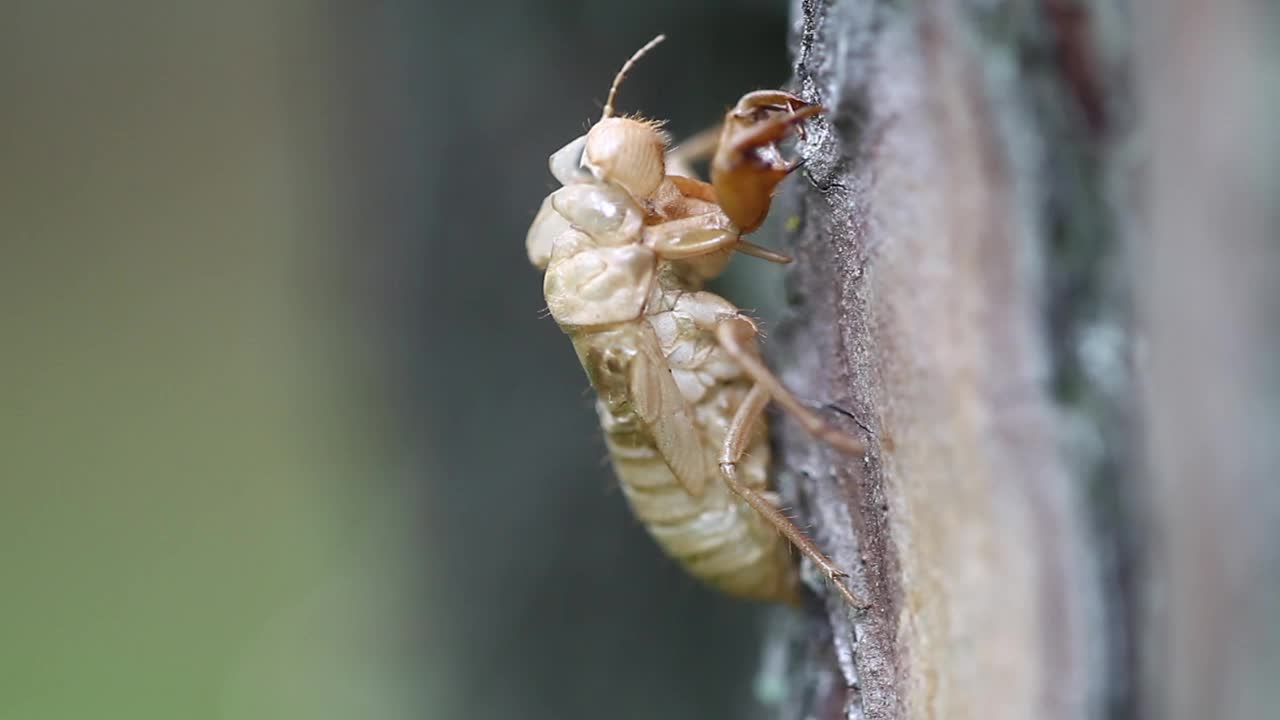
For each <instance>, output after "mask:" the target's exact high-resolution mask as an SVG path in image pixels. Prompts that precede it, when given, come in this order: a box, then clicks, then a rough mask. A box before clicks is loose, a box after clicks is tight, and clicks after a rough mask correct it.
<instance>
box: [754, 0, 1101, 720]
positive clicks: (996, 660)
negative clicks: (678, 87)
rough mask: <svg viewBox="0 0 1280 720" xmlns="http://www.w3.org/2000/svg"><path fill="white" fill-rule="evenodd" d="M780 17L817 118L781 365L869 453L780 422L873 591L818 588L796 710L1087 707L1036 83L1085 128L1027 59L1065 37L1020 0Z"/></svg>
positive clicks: (1068, 93)
mask: <svg viewBox="0 0 1280 720" xmlns="http://www.w3.org/2000/svg"><path fill="white" fill-rule="evenodd" d="M794 15H795V18H796V27H795V37H794V47H793V49H794V52H795V57H796V84H797V87H798V88H799V90H800V91H801V93H802V94H803V95H804V96H805V97H806V98H807V99H811V100H817V101H819V102H821V103H822V104H823V105H824V106H826V107H827V109H828V113H827V115H826V116H825V117H824V118H822V119H819V120H818V121H817V122H815V123H814V124H813V130H812V132H810V133H809V134H808V136H807V137H806V139H805V141H804V142H803V144H802V153H803V155H804V157H805V159H806V172H805V179H804V181H803V182H801V183H797V185H798V186H799V188H800V189H799V190H798V194H799V197H798V199H797V202H798V209H797V210H796V217H795V218H794V219H793V220H792V221H791V222H790V223H789V226H790V227H793V228H795V232H794V233H793V235H792V237H791V241H792V244H793V248H794V252H795V254H796V255H797V260H798V262H797V263H796V265H795V270H794V271H793V272H792V274H791V275H790V277H789V291H790V294H791V298H790V301H791V303H792V305H793V307H794V309H795V311H796V312H795V313H794V319H793V321H792V322H791V323H790V324H789V326H788V327H787V328H786V330H785V331H784V337H782V338H780V339H779V342H778V343H776V345H777V346H781V347H783V348H786V349H784V350H782V354H783V356H781V357H778V358H776V360H777V362H778V363H779V365H780V366H781V367H782V368H783V373H784V378H785V379H786V380H787V381H788V382H790V383H791V384H793V385H794V386H796V387H798V388H801V391H802V393H804V394H806V395H808V396H809V397H811V398H815V399H816V398H821V399H823V400H824V401H828V402H830V403H831V404H832V405H834V406H836V408H837V409H838V410H840V411H843V412H845V413H847V414H848V415H849V416H850V417H851V418H852V422H851V423H850V427H851V428H854V425H853V423H854V422H856V424H857V425H860V426H861V427H862V428H863V432H865V434H866V436H867V437H868V438H870V440H871V447H872V450H871V452H870V454H869V457H868V459H867V460H866V462H865V463H861V464H854V463H849V462H845V461H843V460H841V459H840V458H838V457H837V456H834V455H832V454H831V453H830V452H827V451H825V450H823V449H820V448H815V447H814V446H813V445H812V443H810V442H809V441H808V440H807V439H805V438H804V437H802V436H801V435H800V434H799V433H798V432H796V431H794V429H791V428H788V429H787V430H785V431H784V432H783V434H782V437H781V440H780V442H781V446H782V458H783V464H784V466H785V467H786V468H787V470H788V471H789V473H790V475H791V476H792V477H794V478H795V479H796V481H797V482H796V485H797V486H798V487H799V489H800V495H801V496H802V498H801V500H800V502H801V505H802V506H803V507H806V508H808V509H809V510H810V512H809V517H810V519H811V522H812V524H813V526H814V532H815V534H816V535H817V536H818V538H819V539H820V541H821V542H822V543H823V544H824V545H825V546H826V547H827V548H829V549H830V550H831V551H832V553H833V555H834V557H835V559H836V560H837V561H838V562H839V563H840V564H841V565H843V566H844V567H847V568H850V569H851V570H852V572H853V575H854V578H853V580H854V582H855V585H856V587H857V588H858V589H859V590H860V591H861V592H863V593H864V594H865V595H866V596H867V597H869V598H870V599H871V600H872V602H873V606H872V607H871V608H870V609H869V610H867V611H865V612H863V613H858V614H857V615H856V617H853V618H851V616H850V615H849V613H848V612H847V611H846V610H845V608H842V607H840V606H839V605H838V604H837V603H835V602H832V601H831V600H830V599H828V606H829V610H830V623H831V628H832V635H833V640H834V647H835V649H836V653H835V661H836V662H835V664H834V665H833V666H828V668H827V669H826V670H824V669H823V666H822V662H823V661H822V659H821V658H822V654H821V652H819V651H817V650H812V651H811V653H810V654H811V656H812V657H814V658H817V659H815V660H814V662H815V663H816V669H813V668H811V669H810V671H809V676H808V678H807V679H806V681H805V685H806V689H807V691H808V693H809V695H808V697H807V700H806V701H804V702H802V703H798V704H797V705H796V712H795V714H794V716H795V717H823V718H826V717H841V716H847V717H866V718H896V717H938V718H947V719H948V720H956V719H960V718H978V717H982V718H1076V717H1084V716H1088V715H1090V714H1093V713H1094V712H1095V710H1096V709H1097V707H1098V706H1099V704H1100V698H1101V693H1102V685H1101V682H1100V679H1099V677H1098V674H1099V673H1100V672H1101V671H1102V665H1103V664H1102V662H1101V658H1102V657H1103V654H1102V653H1103V649H1102V647H1101V646H1100V645H1099V642H1100V637H1099V628H1100V627H1101V626H1102V624H1103V622H1102V616H1101V612H1100V603H1099V598H1100V591H1099V583H1098V577H1099V574H1098V572H1097V569H1096V568H1095V566H1094V563H1095V557H1096V555H1095V553H1094V552H1093V551H1092V548H1091V547H1090V544H1089V537H1090V536H1089V533H1088V532H1087V531H1086V522H1085V520H1084V515H1083V513H1082V511H1081V502H1080V500H1081V497H1080V496H1081V495H1082V494H1083V490H1084V486H1083V483H1080V482H1076V481H1074V480H1073V479H1072V477H1071V476H1070V473H1069V471H1068V465H1067V464H1066V462H1065V461H1064V459H1063V457H1062V454H1061V452H1060V451H1059V447H1058V445H1059V440H1058V438H1059V437H1060V433H1059V416H1058V414H1057V411H1056V410H1055V408H1054V405H1053V402H1052V399H1051V389H1050V387H1051V384H1050V376H1051V366H1050V363H1049V353H1048V347H1049V333H1048V331H1047V329H1046V322H1047V317H1048V314H1047V313H1046V312H1045V308H1046V304H1047V303H1048V300H1049V298H1047V297H1046V295H1047V294H1048V291H1046V290H1045V287H1046V284H1045V282H1044V280H1043V272H1042V270H1043V268H1042V265H1043V255H1044V253H1045V251H1046V248H1047V247H1048V236H1049V234H1050V232H1051V228H1052V223H1050V222H1049V211H1050V210H1049V207H1048V205H1047V202H1046V200H1045V198H1047V197H1048V196H1049V192H1050V190H1051V188H1050V187H1048V183H1047V182H1046V174H1045V172H1044V169H1045V164H1046V162H1047V161H1048V159H1049V158H1050V157H1051V154H1050V153H1051V150H1052V149H1051V148H1047V147H1046V146H1045V138H1044V135H1043V134H1042V131H1041V130H1040V129H1039V127H1038V124H1037V113H1040V112H1042V111H1043V110H1044V108H1043V107H1040V106H1038V105H1037V102H1039V101H1038V100H1037V97H1038V95H1037V93H1038V92H1039V90H1040V89H1041V88H1042V87H1043V84H1044V83H1045V82H1049V83H1052V84H1058V83H1061V88H1060V89H1061V90H1062V91H1061V92H1053V93H1049V94H1047V95H1046V97H1050V98H1054V99H1055V100H1054V102H1061V103H1064V107H1063V108H1061V110H1062V111H1064V112H1066V111H1070V112H1071V113H1073V115H1072V116H1073V117H1079V118H1080V119H1081V122H1082V123H1087V122H1088V118H1089V114H1088V110H1087V108H1086V109H1082V106H1083V105H1087V103H1085V102H1084V100H1083V98H1084V96H1085V94H1087V93H1083V92H1081V91H1072V90H1071V88H1069V87H1067V85H1068V75H1067V74H1066V73H1061V74H1058V73H1054V74H1051V75H1050V76H1048V77H1047V78H1046V77H1044V76H1042V75H1039V74H1036V73H1035V72H1034V70H1033V69H1027V68H1024V67H1023V66H1022V64H1023V62H1024V60H1025V59H1026V57H1028V55H1031V56H1032V57H1034V56H1035V53H1043V54H1046V55H1048V54H1051V53H1052V51H1053V49H1054V47H1055V46H1054V45H1053V44H1052V43H1050V42H1049V41H1048V39H1047V38H1049V37H1050V33H1049V31H1048V30H1047V29H1046V28H1045V27H1044V26H1043V25H1042V23H1043V22H1044V18H1043V17H1041V16H1040V15H1039V14H1037V13H1035V12H1030V11H1028V10H1027V8H1026V7H1024V6H1023V5H1021V4H1015V3H1007V4H1003V3H976V2H974V3H958V4H950V3H931V4H924V3H921V4H902V3H891V2H869V1H866V0H836V1H835V2H833V3H822V2H810V1H809V0H804V1H803V2H800V3H799V5H798V6H796V7H795V13H794ZM1085 77H1087V76H1085ZM1056 89H1059V88H1057V87H1055V90H1056ZM1068 101H1069V102H1070V103H1073V104H1072V105H1071V106H1070V107H1065V104H1066V103H1067V102H1068ZM854 429H856V428H854ZM815 642H819V643H821V642H827V640H824V639H819V640H817V641H815Z"/></svg>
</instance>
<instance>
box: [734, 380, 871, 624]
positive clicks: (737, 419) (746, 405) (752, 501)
mask: <svg viewBox="0 0 1280 720" xmlns="http://www.w3.org/2000/svg"><path fill="white" fill-rule="evenodd" d="M769 397H770V393H769V391H768V389H767V388H765V387H764V386H763V385H755V386H753V387H752V388H751V390H750V391H749V392H748V393H747V396H746V398H745V399H743V401H742V404H741V405H739V406H738V410H737V412H735V413H734V415H733V420H732V421H731V422H730V424H729V432H728V433H726V435H725V439H724V446H723V447H722V448H721V450H720V475H721V477H722V478H723V479H724V482H725V485H727V486H728V488H729V490H731V491H732V492H733V493H734V494H735V495H737V496H738V497H740V498H742V500H743V502H745V503H747V504H748V505H750V506H751V508H752V509H754V510H755V511H756V512H758V513H760V515H761V516H762V517H763V518H764V519H765V520H767V521H769V524H771V525H773V526H774V527H775V528H777V530H778V532H780V533H782V535H783V536H784V537H786V538H787V540H790V541H791V544H792V545H794V546H795V547H796V549H797V550H799V551H800V552H802V553H804V554H805V556H806V557H808V558H809V559H810V560H812V561H813V563H814V564H815V565H817V566H818V567H819V568H820V569H821V570H822V573H823V575H826V577H827V579H828V580H829V581H831V584H832V585H833V586H834V587H835V589H836V590H837V591H839V592H840V594H841V595H842V596H844V599H845V601H846V602H848V603H849V604H850V605H852V606H854V607H856V608H864V607H867V605H868V603H867V602H866V601H865V600H863V599H862V598H860V597H858V596H857V595H855V594H854V593H853V591H852V590H850V589H849V587H848V586H847V585H846V584H845V582H844V580H845V579H846V578H848V577H849V575H848V574H847V573H845V572H842V571H841V570H840V569H839V568H838V567H836V565H835V563H833V562H831V559H830V558H828V557H827V556H826V555H825V554H823V552H822V550H820V549H819V548H818V546H817V544H816V543H814V542H813V540H811V539H810V538H809V536H808V535H805V533H804V531H803V530H801V529H800V528H799V527H798V526H797V525H796V524H795V523H794V522H792V521H791V518H789V517H787V516H786V514H785V513H783V512H782V510H781V509H779V508H778V506H777V505H776V504H775V503H773V502H771V501H770V499H769V498H768V497H766V494H765V493H761V492H757V491H756V490H754V489H752V488H749V487H747V486H746V485H743V484H742V483H740V482H739V481H738V477H737V464H738V462H739V461H740V460H741V459H742V454H743V452H745V451H746V447H747V444H748V442H749V441H750V438H751V431H752V428H753V427H754V426H755V424H756V422H758V421H759V420H760V418H761V415H762V413H763V412H764V408H765V406H766V405H768V404H769Z"/></svg>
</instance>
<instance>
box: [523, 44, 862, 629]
mask: <svg viewBox="0 0 1280 720" xmlns="http://www.w3.org/2000/svg"><path fill="white" fill-rule="evenodd" d="M661 39H662V38H661V36H659V37H658V38H656V39H655V40H654V41H653V42H651V43H650V44H649V45H647V46H645V47H644V48H642V49H641V50H640V52H638V53H636V55H635V56H633V57H632V59H631V60H630V61H628V63H627V64H626V65H624V66H623V69H622V71H621V72H619V73H618V76H617V78H616V79H615V80H614V84H613V87H612V88H611V89H610V93H609V100H608V102H607V103H606V105H605V110H604V116H603V117H602V118H601V120H600V121H599V122H598V123H596V124H595V125H594V126H593V127H592V128H591V129H590V130H589V131H588V132H587V134H586V135H584V136H582V137H580V138H578V139H576V140H574V141H573V142H571V143H569V144H568V145H566V146H565V147H564V148H563V149H561V150H560V151H558V152H556V153H555V154H554V155H552V156H551V162H550V165H551V171H552V174H553V175H555V177H556V179H557V180H559V181H560V182H561V184H562V185H563V187H562V188H560V189H559V190H557V191H555V192H554V193H552V194H551V195H550V196H548V197H547V199H546V200H545V201H544V202H543V206H542V209H541V210H540V211H539V213H538V216H537V217H536V218H535V219H534V222H533V225H532V226H531V227H530V230H529V235H528V238H527V249H528V252H529V257H530V260H531V261H532V262H533V263H534V264H535V265H536V266H538V267H539V268H542V269H545V270H546V275H545V277H544V283H543V289H544V292H545V295H546V300H547V306H548V309H549V310H550V312H551V315H552V316H553V317H554V318H555V320H556V322H557V323H558V324H559V325H560V327H561V329H563V330H564V332H565V333H566V334H567V335H568V336H569V337H570V339H571V340H572V341H573V345H574V348H575V350H576V351H577V354H578V358H579V360H580V361H581V362H582V366H583V368H584V369H585V370H586V372H587V376H588V378H589V379H590V381H591V385H592V386H593V388H594V389H595V390H596V392H597V394H598V395H599V400H598V401H597V403H596V410H597V413H598V414H599V417H600V422H601V425H602V426H603V428H604V432H605V441H606V443H607V445H608V447H609V451H610V456H611V458H612V462H613V466H614V469H615V472H616V474H617V476H618V479H619V481H620V483H621V485H622V488H623V490H624V492H625V494H626V496H627V499H628V501H629V502H630V504H631V507H632V508H633V510H634V511H635V513H636V514H637V516H639V517H640V519H641V520H642V521H643V522H644V523H645V525H646V526H647V527H648V529H649V532H650V533H651V534H652V535H653V537H654V538H655V539H656V540H657V541H658V543H659V544H660V545H661V546H662V547H663V548H664V549H665V550H666V552H667V553H668V554H670V555H671V556H672V557H674V558H676V559H677V560H679V561H681V562H682V563H683V564H684V565H685V567H686V568H687V569H688V570H689V571H690V572H691V573H692V574H693V575H695V576H697V577H699V578H702V579H703V580H705V581H707V582H708V583H710V584H711V585H713V586H715V587H718V588H720V589H722V590H724V591H726V592H729V593H732V594H735V595H740V596H745V597H751V598H756V599H763V600H773V601H784V602H789V601H794V600H795V599H796V597H797V591H798V584H797V582H796V575H795V572H794V567H793V565H792V563H791V562H790V558H789V557H788V553H787V547H786V544H785V542H783V540H782V537H780V536H779V532H781V533H782V535H784V536H786V538H788V539H789V540H790V541H791V542H792V543H793V544H795V545H796V546H797V547H798V548H799V549H800V550H801V551H803V552H804V553H805V554H806V555H808V556H809V557H810V558H811V559H812V560H813V561H814V562H815V563H817V564H818V565H819V567H821V568H822V569H823V571H824V572H825V573H826V574H827V576H828V577H829V578H830V579H831V580H832V581H833V582H834V583H835V586H836V587H837V589H839V590H840V592H841V593H842V594H843V595H844V596H845V597H846V599H848V600H849V601H850V602H852V603H854V604H859V605H860V604H861V603H860V602H858V601H857V599H856V598H855V596H854V595H853V594H852V592H851V591H850V590H849V589H848V588H847V587H845V585H844V584H843V583H842V582H840V579H841V578H843V577H844V574H843V573H841V572H840V571H839V570H837V569H836V567H835V566H834V565H833V564H832V563H831V562H830V561H829V560H828V559H827V558H826V556H825V555H823V554H822V553H821V551H819V550H818V548H817V547H816V546H815V545H814V544H813V542H812V541H811V540H809V538H807V537H806V536H805V535H804V533H803V532H802V531H801V530H800V529H799V528H797V527H796V526H795V525H794V523H792V522H791V521H790V520H789V519H788V518H787V517H786V516H785V515H784V514H783V513H782V512H781V510H779V508H778V506H777V502H776V498H775V497H774V496H773V495H772V494H771V493H769V492H768V490H767V481H768V474H767V473H768V465H769V449H768V442H767V437H766V429H765V427H764V423H763V422H761V421H760V420H762V412H763V410H764V407H765V405H766V404H767V403H768V401H769V400H770V399H773V400H776V401H778V402H779V404H780V405H782V406H783V407H784V409H786V410H788V412H790V413H791V414H792V415H794V416H795V417H796V418H797V419H798V420H799V421H800V422H801V423H802V424H803V425H804V426H805V427H806V428H807V429H809V430H810V431H811V432H813V433H815V434H816V435H818V436H819V437H822V438H823V439H825V440H827V441H829V442H831V443H832V444H834V445H836V446H838V447H841V448H843V449H845V450H848V451H853V452H857V451H861V449H862V444H861V443H860V442H859V441H857V440H854V439H852V438H848V437H846V436H844V435H843V434H841V433H839V432H838V431H835V430H833V429H831V428H830V427H828V426H827V424H826V423H825V422H824V421H822V420H821V419H820V418H818V417H817V416H816V415H814V414H813V413H812V412H810V411H809V410H808V409H806V408H805V407H804V406H803V405H801V404H800V403H799V402H798V401H797V400H796V399H795V398H794V397H793V396H792V395H791V394H790V393H789V392H787V391H786V389H785V388H783V386H782V385H781V384H780V383H779V382H778V380H777V378H775V377H774V376H773V375H772V373H770V372H769V370H768V368H767V367H765V365H764V364H763V362H762V361H761V360H760V359H759V357H758V355H757V354H756V350H755V346H754V343H755V335H756V327H755V324H754V323H753V322H752V321H751V320H750V319H749V318H747V317H746V316H745V315H743V314H742V313H741V312H740V311H739V310H738V308H737V307H735V306H734V305H733V304H732V303H730V302H729V301H727V300H725V299H724V298H721V297H719V296H718V295H715V294H713V293H710V292H707V291H705V290H703V289H702V288H703V284H704V283H705V282H706V280H708V279H709V278H711V277H714V276H715V275H718V274H719V273H720V272H721V271H722V270H723V269H724V267H725V265H726V264H727V262H728V261H729V258H730V256H731V255H732V253H733V252H735V251H739V252H745V253H748V254H752V255H757V256H761V257H765V258H767V259H772V260H775V261H782V262H786V261H787V259H786V258H783V257H781V256H778V255H776V254H773V253H771V252H769V251H767V250H765V249H764V248H759V247H757V246H754V245H751V244H750V243H747V242H746V241H745V240H743V239H742V234H743V233H744V232H748V231H750V230H752V229H754V228H755V227H757V226H758V225H759V223H760V222H761V220H762V219H763V217H764V215H765V213H767V211H768V205H769V200H770V197H771V195H772V192H773V188H774V186H776V185H777V183H778V182H779V181H780V180H781V179H782V178H783V177H785V176H786V174H787V173H789V172H790V171H791V170H792V169H794V168H795V167H796V164H795V163H786V162H784V161H783V160H782V158H781V155H780V153H779V151H778V148H777V145H776V143H777V142H778V141H779V140H781V139H782V138H783V137H784V136H785V135H786V134H787V133H788V131H789V130H790V129H791V128H793V127H796V125H797V124H798V123H799V122H800V121H802V120H803V119H804V118H805V117H808V116H810V115H812V114H814V113H816V112H818V111H819V110H820V108H817V107H816V106H813V105H810V104H808V103H805V102H803V101H802V100H800V99H799V98H797V97H795V96H793V95H790V94H788V93H783V92H773V91H770V92H757V93H750V94H748V95H747V96H745V97H743V99H742V100H741V101H740V102H739V103H738V105H737V106H736V107H735V108H734V109H733V110H731V111H730V112H729V114H728V116H727V118H726V123H725V126H724V129H723V131H722V133H721V135H720V142H719V147H718V149H717V151H716V154H715V157H714V159H713V161H712V178H713V182H712V184H707V183H703V182H701V181H698V180H696V179H693V178H690V177H685V176H680V175H674V174H668V173H667V163H668V161H669V160H676V161H678V160H680V159H681V158H680V157H679V156H678V155H677V156H675V157H674V158H673V157H670V156H669V153H668V151H667V145H668V142H667V139H666V136H665V135H664V134H663V133H662V132H661V130H660V128H659V127H658V125H657V124H656V123H653V122H651V121H646V120H641V119H635V118H622V117H614V116H613V98H614V94H615V93H616V91H617V87H618V84H619V83H620V82H621V80H622V78H623V76H624V75H625V73H626V72H627V70H629V69H630V67H631V65H632V64H633V63H634V62H635V61H636V60H637V59H638V58H639V57H640V56H641V55H642V54H643V53H644V52H645V51H647V50H648V49H649V48H651V47H652V46H653V45H655V44H657V42H659V41H661Z"/></svg>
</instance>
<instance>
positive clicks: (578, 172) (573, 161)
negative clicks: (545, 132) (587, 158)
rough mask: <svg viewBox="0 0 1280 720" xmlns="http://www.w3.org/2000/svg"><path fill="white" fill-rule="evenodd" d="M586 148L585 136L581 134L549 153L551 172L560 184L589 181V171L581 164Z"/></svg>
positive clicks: (590, 178)
mask: <svg viewBox="0 0 1280 720" xmlns="http://www.w3.org/2000/svg"><path fill="white" fill-rule="evenodd" d="M586 148H587V136H586V135H583V136H582V137H580V138H578V139H576V140H574V141H573V142H571V143H569V144H568V145H565V146H564V147H562V148H560V149H559V150H557V151H555V153H553V154H552V155H551V162H550V165H551V174H552V175H554V176H555V178H556V180H559V181H560V184H561V185H576V184H579V183H586V182H591V180H592V177H591V173H590V172H588V171H587V170H586V169H585V168H584V167H583V166H582V162H583V152H584V151H585V150H586Z"/></svg>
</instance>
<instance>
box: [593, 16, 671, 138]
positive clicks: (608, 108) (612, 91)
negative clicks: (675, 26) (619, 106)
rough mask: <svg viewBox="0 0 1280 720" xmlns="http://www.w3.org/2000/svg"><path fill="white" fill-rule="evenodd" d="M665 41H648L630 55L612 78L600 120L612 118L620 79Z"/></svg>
mask: <svg viewBox="0 0 1280 720" xmlns="http://www.w3.org/2000/svg"><path fill="white" fill-rule="evenodd" d="M666 39H667V36H666V35H659V36H658V37H656V38H654V39H652V40H650V41H649V42H647V43H645V45H644V47H642V48H640V49H639V50H637V51H636V54H635V55H632V56H631V59H630V60H628V61H626V62H625V63H623V65H622V69H621V70H619V71H618V74H617V75H614V76H613V85H610V86H609V99H608V100H605V102H604V115H603V116H601V118H600V119H601V120H604V119H605V118H609V117H613V97H614V96H615V95H617V94H618V86H619V85H621V84H622V79H623V78H625V77H626V76H627V73H628V72H631V67H632V66H633V65H635V64H636V61H637V60H639V59H640V58H642V57H644V55H645V53H647V52H649V51H650V50H652V49H653V48H654V47H655V46H656V45H657V44H658V43H660V42H662V41H663V40H666Z"/></svg>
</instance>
